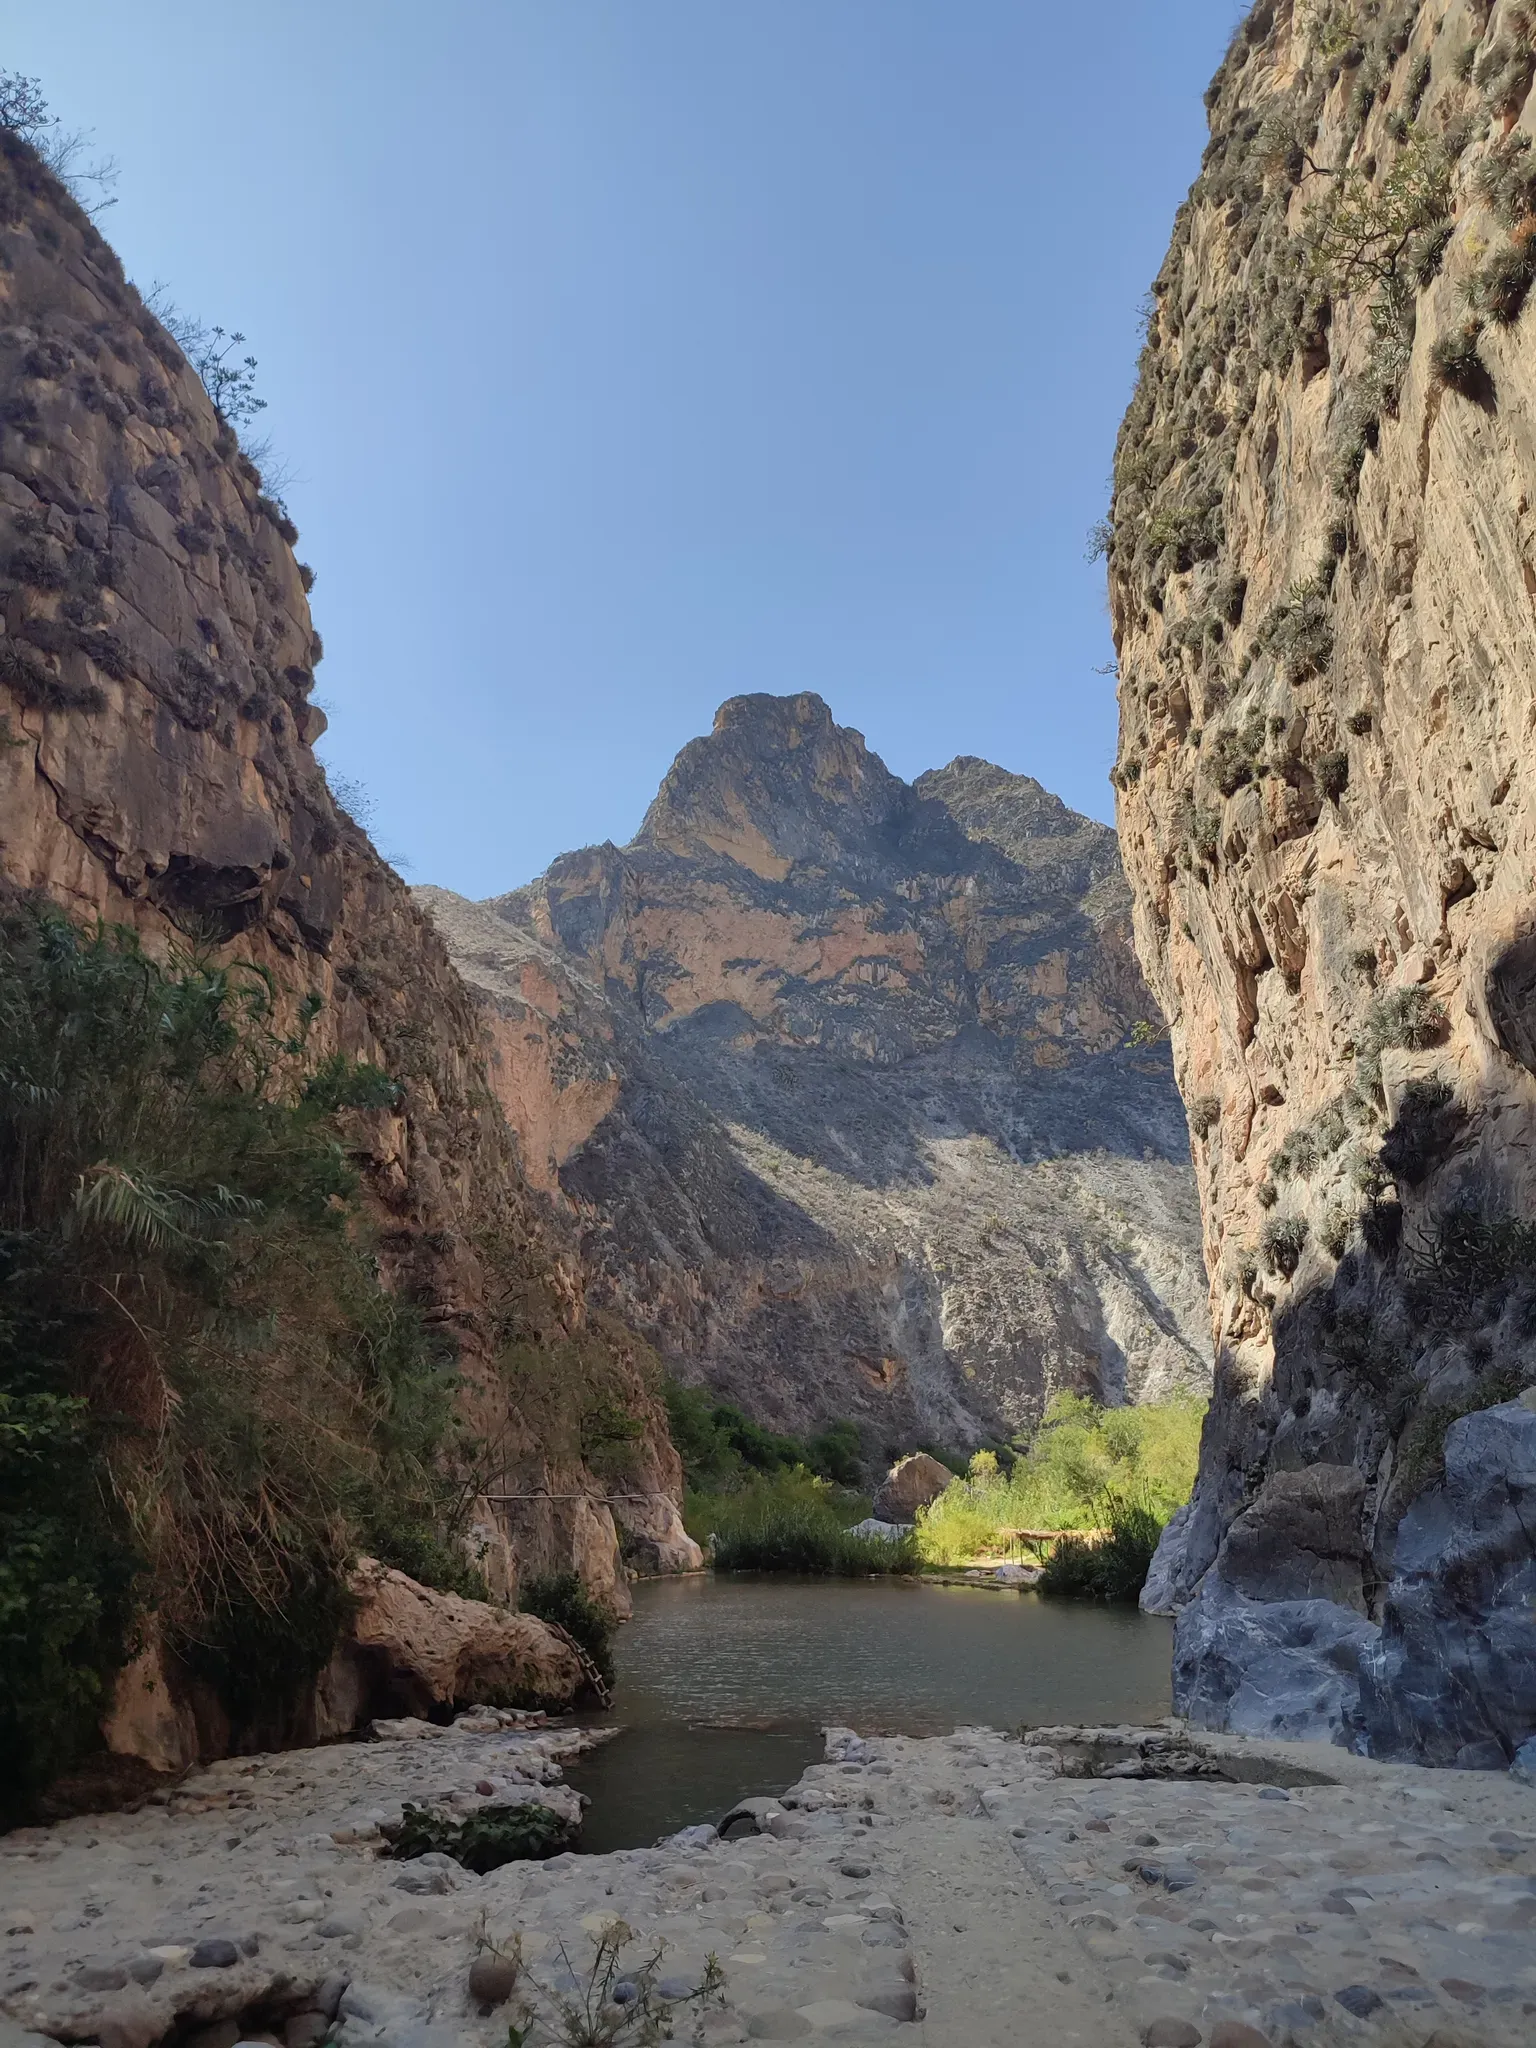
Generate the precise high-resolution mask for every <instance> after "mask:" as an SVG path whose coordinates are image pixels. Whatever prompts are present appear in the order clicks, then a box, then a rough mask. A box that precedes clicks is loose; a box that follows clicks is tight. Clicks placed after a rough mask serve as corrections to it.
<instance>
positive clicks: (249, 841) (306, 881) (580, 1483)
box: [0, 133, 680, 1742]
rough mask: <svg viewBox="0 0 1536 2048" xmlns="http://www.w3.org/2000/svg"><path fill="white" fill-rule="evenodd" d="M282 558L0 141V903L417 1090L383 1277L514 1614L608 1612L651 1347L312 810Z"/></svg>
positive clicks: (471, 1034) (473, 1032) (300, 655)
mask: <svg viewBox="0 0 1536 2048" xmlns="http://www.w3.org/2000/svg"><path fill="white" fill-rule="evenodd" d="M295 539H296V536H295V534H294V532H293V529H292V527H291V526H290V524H289V523H288V520H287V517H286V515H285V514H284V513H283V511H282V510H281V508H280V507H278V506H277V505H276V504H274V503H273V502H272V501H270V500H269V499H268V498H266V497H264V496H263V495H262V490H261V483H260V478H259V476H258V474H257V472H256V471H255V469H254V468H253V467H252V466H251V464H250V463H249V462H247V461H246V460H245V459H244V457H243V456H242V455H241V454H240V452H239V450H238V447H237V446H236V442H235V437H234V435H233V433H232V432H231V431H230V430H229V428H228V427H227V426H226V425H225V424H224V423H223V422H222V421H221V420H220V418H219V416H218V415H217V414H216V412H215V411H214V408H213V406H212V405H211V403H210V402H209V399H208V397H207V395H206V393H205V392H204V390H203V387H202V385H201V383H200V382H199V380H198V378H197V376H196V375H195V373H194V372H193V370H192V369H191V368H190V367H189V365H188V364H187V362H186V360H185V359H184V357H183V356H182V353H181V351H180V349H179V348H178V347H177V346H176V344H175V342H174V341H173V340H172V339H171V337H170V336H169V335H168V334H167V333H166V332H165V330H164V329H163V328H162V327H161V326H160V324H159V322H158V321H157V320H156V319H155V318H154V317H153V315H152V314H151V313H150V312H149V311H148V310H147V309H146V307H145V306H144V304H143V302H142V301H141V300H140V298H139V296H138V294H137V292H136V291H135V290H134V289H133V287H132V286H131V285H130V284H128V283H127V282H126V280H125V279H124V276H123V273H122V269H121V266H120V265H119V263H118V262H117V259H116V257H115V256H114V255H113V254H112V252H111V250H110V249H108V248H107V246H106V245H105V243H104V242H103V241H102V240H101V237H100V236H99V235H98V234H97V233H96V231H95V229H94V228H93V227H92V225H91V224H90V222H89V221H88V220H87V219H86V218H85V216H84V215H83V214H82V213H81V212H80V210H79V208H78V207H76V206H75V205H74V203H73V201H72V200H71V199H70V198H69V196H68V195H67V194H66V193H65V192H64V191H63V189H62V188H61V187H60V186H59V185H58V184H57V183H56V181H55V180H54V179H52V178H51V177H50V176H49V175H48V174H47V173H46V172H45V171H44V170H43V168H42V167H41V165H40V164H39V163H38V161H37V159H36V158H35V157H34V156H33V155H32V153H31V151H30V150H28V149H27V147H26V145H25V144H24V143H22V142H20V141H19V140H18V139H17V138H16V137H14V136H12V135H10V134H9V133H6V134H4V135H0V626H3V631H0V739H3V744H0V884H3V885H4V886H6V887H9V888H12V889H24V890H38V891H43V892H45V893H46V894H48V895H49V896H51V897H52V898H53V899H54V900H55V901H57V902H58V903H59V904H61V905H62V906H63V907H64V908H65V909H67V910H68V911H70V912H71V913H73V914H75V915H77V916H79V917H82V918H86V919H90V918H94V917H96V916H98V915H99V916H101V917H103V918H105V919H107V920H108V921H110V922H115V923H119V924H124V925H128V926H131V927H133V928H134V929H135V930H136V931H137V932H138V933H139V934H140V935H141V936H142V938H143V940H144V942H145V944H146V946H147V947H148V948H149V949H150V950H151V951H152V952H155V953H157V954H163V953H164V952H165V951H166V950H168V949H169V948H170V947H171V946H173V945H178V944H179V945H184V944H185V943H186V942H187V937H188V935H189V934H190V935H194V936H195V937H196V940H197V942H198V943H199V944H202V945H209V946H211V947H212V949H213V951H214V953H215V956H216V957H218V958H220V959H223V960H230V961H241V962H248V963H253V964H254V965H255V966H256V967H258V968H259V969H261V970H262V971H263V972H264V973H267V974H269V975H270V976H271V978H272V982H273V985H274V986H275V988H276V990H277V991H278V992H279V998H280V1003H281V1006H282V1007H281V1011H280V1017H281V1019H283V1020H291V1018H292V1016H293V1015H294V1013H295V1011H296V1009H297V1006H298V1004H299V1003H300V1002H301V1001H302V1000H303V999H304V998H305V997H307V996H318V997H319V998H321V999H322V1007H321V1008H320V1010H319V1013H318V1015H317V1017H316V1019H315V1021H314V1024H313V1027H312V1030H311V1032H310V1039H309V1043H310V1044H311V1046H312V1047H313V1049H314V1051H315V1053H316V1055H317V1056H319V1057H324V1056H325V1055H327V1054H329V1053H331V1052H333V1051H341V1052H344V1053H346V1054H348V1055H350V1056H353V1057H356V1058H359V1059H363V1060H369V1061H373V1062H376V1063H377V1064H378V1065H380V1066H381V1067H383V1068H384V1069H386V1070H387V1071H388V1072H389V1073H390V1074H391V1075H392V1076H393V1077H394V1078H395V1079H396V1080H397V1081H398V1082H399V1083H400V1084H401V1086H402V1089H403V1097H402V1100H401V1103H400V1106H399V1109H398V1111H394V1112H391V1111H385V1110H379V1111H373V1112H355V1113H353V1120H352V1123H351V1126H350V1128H349V1130H348V1138H349V1142H350V1146H351V1149H352V1151H353V1153H354V1156H355V1157H356V1158H357V1159H358V1160H359V1162H360V1164H361V1167H362V1170H363V1173H364V1177H365V1182H366V1186H367V1189H368V1191H369V1193H370V1195H371V1198H372V1201H373V1204H374V1207H375V1212H376V1217H377V1220H378V1223H379V1228H380V1235H379V1248H380V1255H381V1259H382V1261H383V1264H384V1266H385V1268H386V1271H387V1273H388V1276H389V1277H390V1279H391V1282H392V1284H394V1285H395V1286H396V1287H398V1288H399V1289H400V1290H402V1291H403V1292H404V1293H406V1294H408V1295H409V1296H410V1297H411V1298H413V1299H414V1300H416V1301H419V1302H421V1303H423V1304H425V1309H426V1314H427V1317H428V1319H429V1321H431V1322H432V1323H434V1324H435V1325H437V1326H439V1327H440V1328H441V1329H442V1330H443V1331H444V1332H445V1333H447V1334H449V1335H451V1336H452V1337H453V1338H454V1339H455V1341H456V1343H457V1346H458V1350H459V1356H460V1362H461V1368H462V1380H463V1384H464V1389H465V1395H464V1398H465V1403H466V1407H467V1409H468V1411H469V1414H468V1419H469V1421H470V1423H471V1425H472V1426H473V1429H474V1432H475V1434H476V1435H478V1436H479V1437H480V1438H482V1439H483V1440H485V1441H486V1442H488V1443H494V1444H496V1445H497V1446H499V1447H500V1452H501V1457H500V1461H499V1469H496V1470H492V1471H487V1472H486V1474H485V1475H484V1479H483V1485H484V1489H485V1499H484V1500H483V1502H482V1503H481V1510H482V1513H481V1520H482V1532H481V1533H482V1538H483V1540H482V1542H481V1545H480V1547H481V1549H482V1551H484V1552H485V1553H486V1554H487V1555H488V1556H489V1555H490V1554H491V1553H492V1552H494V1551H498V1550H499V1551H500V1552H501V1554H500V1556H499V1561H498V1574H499V1583H500V1586H501V1590H503V1591H504V1592H506V1593H508V1594H510V1593H511V1592H513V1591H514V1590H515V1579H516V1575H517V1572H518V1570H519V1569H521V1570H523V1571H548V1570H551V1569H565V1568H568V1567H570V1566H571V1565H573V1564H574V1565H576V1566H577V1567H578V1568H579V1569H580V1570H581V1572H582V1575H583V1577H584V1578H585V1579H586V1580H587V1582H588V1584H589V1585H590V1586H591V1587H592V1589H593V1590H594V1591H595V1592H596V1593H598V1594H599V1595H600V1596H601V1597H603V1598H605V1599H606V1600H607V1601H608V1602H609V1604H610V1605H611V1606H614V1607H616V1608H620V1609H622V1608H623V1607H624V1606H625V1604H626V1602H627V1595H626V1593H625V1591H624V1587H623V1581H622V1575H621V1572H620V1560H619V1541H618V1533H617V1530H616V1527H615V1521H614V1514H613V1511H612V1509H611V1508H610V1506H609V1502H608V1494H609V1492H610V1490H619V1489H620V1488H622V1490H624V1491H626V1492H628V1493H630V1494H632V1495H634V1496H636V1497H637V1498H638V1499H639V1500H640V1501H641V1503H642V1507H641V1508H640V1509H639V1510H637V1511H638V1512H641V1513H642V1514H643V1515H645V1516H648V1517H649V1520H650V1521H652V1522H654V1523H656V1524H657V1528H658V1531H659V1533H661V1534H662V1535H664V1536H665V1537H666V1538H667V1539H668V1540H675V1538H676V1536H677V1535H678V1534H679V1533H680V1532H679V1531H678V1529H677V1528H676V1526H675V1525H676V1509H675V1500H676V1496H677V1494H678V1492H679V1480H680V1474H679V1468H678V1463H677V1459H676V1456H675V1454H674V1452H673V1451H672V1448H671V1445H670V1443H669V1441H668V1439H667V1436H666V1431H665V1423H664V1419H663V1417H662V1415H661V1412H660V1410H659V1408H658V1406H657V1403H656V1401H655V1399H654V1395H653V1393H652V1391H650V1387H651V1384H652V1382H651V1381H648V1380H647V1378H646V1375H645V1374H644V1372H643V1371H642V1369H641V1358H642V1351H643V1347H640V1346H638V1345H637V1344H636V1341H635V1340H634V1338H633V1337H632V1336H630V1335H629V1333H627V1332H626V1331H625V1330H624V1329H623V1328H622V1327H621V1326H620V1325H618V1324H617V1323H616V1322H615V1321H614V1320H613V1319H612V1318H608V1317H596V1318H594V1317H593V1316H592V1315H591V1314H589V1307H588V1301H587V1294H586V1281H587V1276H586V1273H585V1270H584V1268H583V1265H582V1261H581V1256H580V1250H579V1246H578V1244H577V1241H576V1236H575V1232H574V1230H573V1228H572V1224H571V1220H570V1217H569V1215H568V1213H566V1212H564V1211H562V1210H557V1209H556V1208H555V1207H554V1206H553V1205H551V1204H550V1203H549V1202H548V1200H547V1199H546V1198H545V1197H544V1196H543V1195H542V1194H541V1193H540V1192H539V1191H538V1189H536V1188H534V1187H531V1186H530V1184H529V1179H528V1177H527V1176H526V1175H525V1174H524V1172H523V1170H522V1167H521V1164H520V1161H519V1156H518V1145H517V1141H516V1139H515V1137H514V1134H513V1131H512V1129H511V1128H510V1127H509V1125H508V1123H507V1120H506V1118H505V1116H504V1114H503V1112H502V1109H501V1108H500V1106H499V1104H498V1101H497V1097H496V1094H495V1091H494V1090H493V1088H492V1085H491V1081H490V1077H489V1067H490V1062H491V1060H492V1058H493V1057H494V1051H495V1048H494V1046H493V1044H492V1041H491V1034H490V1032H489V1029H488V1018H487V1014H486V1012H485V1011H484V1010H483V1009H482V1007H481V1006H480V1005H479V1004H478V1003H477V1002H476V1001H475V1000H474V998H473V997H472V996H471V994H470V992H469V991H468V990H467V989H466V988H465V986H464V984H463V982H462V981H461V979H460V978H459V976H458V974H457V973H456V972H455V971H454V969H453V967H452V966H451V965H450V963H449V960H448V957H447V954H446V951H445V949H444V947H443V944H442V941H441V939H440V938H439V937H438V935H437V932H436V931H435V929H434V927H433V925H432V923H431V921H430V920H429V919H428V918H427V917H426V916H425V915H424V914H423V913H422V911H421V910H420V909H418V908H417V906H416V905H414V904H413V903H412V901H411V898H410V895H409V892H408V891H407V890H406V889H405V887H404V886H403V884H402V883H401V881H400V879H399V877H398V876H397V875H396V874H395V873H394V872H393V871H392V870H391V869H390V868H389V867H388V866H387V865H386V864H385V863H384V862H383V861H382V860H381V859H380V857H379V856H378V854H377V853H376V852H375V850H374V848H373V847H372V845H371V844H370V843H369V841H368V839H367V837H366V836H365V834H364V833H363V832H362V831H360V830H359V828H358V827H357V825H356V824H355V823H354V822H353V821H352V820H351V819H350V818H349V817H348V816H347V814H346V812H345V811H344V810H342V809H341V808H339V807H338V805H337V803H336V802H335V800H334V799H333V797H332V795H331V794H330V792H329V790H328V789H327V786H326V781H325V777H324V774H323V772H322V770H321V768H320V766H319V764H318V763H317V761H316V759H315V757H314V754H313V752H312V750H311V749H312V743H313V741H314V740H315V739H316V737H317V736H318V735H319V733H320V732H321V731H322V730H323V729H324V725H325V720H324V717H323V715H322V714H321V713H320V712H319V711H318V710H317V709H316V708H315V706H314V704H313V702H312V701H311V691H312V688H313V683H314V666H315V664H316V663H317V662H318V661H319V659H320V656H321V647H320V639H319V635H318V634H317V633H316V632H315V630H314V627H313V624H312V622H311V619H310V615H309V608H308V604H307V601H306V589H307V584H308V580H309V577H308V572H307V571H306V570H304V569H302V568H301V566H300V565H299V563H298V562H296V560H295V558H294V554H293V548H292V542H293V541H294V540H295ZM510 1334H515V1336H516V1338H517V1342H518V1347H519V1351H518V1355H519V1357H520V1358H521V1359H522V1360H523V1361H524V1362H525V1367H526V1370H525V1371H524V1372H523V1376H522V1380H520V1381H515V1382H513V1383H509V1380H508V1378H507V1376H506V1375H505V1373H504V1372H503V1371H502V1370H500V1369H499V1367H498V1363H497V1361H498V1357H499V1355H501V1354H503V1353H504V1351H505V1349H506V1346H507V1344H508V1342H509V1335H510ZM578 1364H579V1365H581V1366H582V1368H583V1370H584V1371H586V1373H587V1376H588V1378H597V1379H600V1380H601V1381H602V1384H603V1385H604V1386H605V1387H606V1388H608V1390H609V1395H610V1396H611V1398H613V1399H617V1400H621V1401H622V1403H623V1404H624V1406H625V1408H626V1412H627V1413H628V1414H629V1415H631V1416H632V1417H634V1418H638V1420H639V1422H640V1424H641V1434H640V1437H639V1438H638V1440H636V1441H634V1442H633V1443H631V1444H630V1446H629V1448H628V1451H627V1453H626V1459H627V1462H626V1463H625V1465H624V1468H623V1471H622V1474H621V1473H620V1472H619V1470H618V1468H617V1466H613V1467H612V1469H605V1472H604V1473H601V1474H599V1473H597V1472H596V1471H594V1470H593V1469H592V1468H591V1467H589V1466H588V1465H586V1464H584V1463H583V1445H582V1440H581V1417H580V1414H579V1413H578V1412H576V1411H577V1409H578V1408H579V1405H580V1402H581V1400H582V1399H583V1398H584V1397H583V1395H582V1393H581V1389H580V1386H579V1385H578V1384H576V1380H577V1378H578V1375H577V1371H576V1368H577V1365H578ZM524 1382H526V1387H525V1386H524V1384H523V1383H524ZM509 1388H510V1390H509ZM567 1389H569V1391H567ZM662 1503H665V1505H662ZM145 1739H146V1740H147V1741H150V1742H156V1741H161V1740H162V1739H164V1740H166V1741H170V1740H173V1739H175V1731H174V1730H171V1731H170V1732H169V1733H167V1732H166V1731H165V1730H161V1731H160V1733H159V1734H156V1733H154V1732H153V1731H150V1732H148V1733H147V1734H146V1737H145Z"/></svg>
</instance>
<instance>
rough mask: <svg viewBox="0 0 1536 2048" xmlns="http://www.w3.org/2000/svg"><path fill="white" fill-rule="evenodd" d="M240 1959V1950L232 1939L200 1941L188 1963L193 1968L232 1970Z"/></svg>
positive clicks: (188, 1958)
mask: <svg viewBox="0 0 1536 2048" xmlns="http://www.w3.org/2000/svg"><path fill="white" fill-rule="evenodd" d="M239 1960H240V1951H239V1949H237V1948H236V1947H235V1944H234V1943H233V1942H232V1941H219V1940H213V1941H200V1942H199V1943H198V1944H197V1946H196V1948H194V1949H193V1951H192V1953H191V1955H189V1956H188V1957H187V1965H188V1967H189V1968H190V1969H193V1970H232V1969H233V1968H234V1967H235V1965H236V1963H238V1962H239Z"/></svg>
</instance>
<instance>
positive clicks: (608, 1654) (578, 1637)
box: [517, 1572, 613, 1686]
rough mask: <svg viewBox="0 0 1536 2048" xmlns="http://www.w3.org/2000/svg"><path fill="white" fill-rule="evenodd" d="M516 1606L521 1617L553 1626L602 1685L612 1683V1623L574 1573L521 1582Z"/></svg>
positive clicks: (546, 1575)
mask: <svg viewBox="0 0 1536 2048" xmlns="http://www.w3.org/2000/svg"><path fill="white" fill-rule="evenodd" d="M517 1604H518V1606H519V1607H520V1608H521V1609H522V1610H523V1612H524V1613H525V1614H534V1615H537V1616H538V1618H539V1620H540V1621H552V1622H555V1623H557V1624H558V1625H559V1626H560V1627H561V1628H563V1629H564V1630H565V1632H566V1634H567V1635H568V1636H569V1637H570V1638H571V1640H572V1642H574V1643H576V1644H577V1645H578V1646H579V1647H580V1648H581V1649H583V1650H585V1652H586V1653H587V1655H588V1656H589V1657H590V1658H591V1660H592V1662H593V1664H594V1665H595V1666H596V1668H597V1672H598V1675H599V1676H600V1677H601V1679H602V1681H603V1683H604V1685H607V1686H611V1685H612V1684H613V1623H612V1621H611V1620H610V1619H609V1617H608V1615H607V1614H606V1613H605V1612H604V1610H603V1609H602V1608H601V1607H599V1606H598V1604H597V1602H596V1601H595V1600H594V1599H593V1598H592V1597H591V1595H590V1594H589V1593H588V1592H587V1589H586V1587H585V1586H583V1584H582V1583H581V1580H580V1578H579V1577H578V1575H577V1574H576V1573H575V1572H548V1573H545V1574H544V1575H543V1576H541V1577H535V1578H531V1579H526V1580H524V1582H523V1584H522V1585H521V1586H520V1587H519V1588H518V1594H517Z"/></svg>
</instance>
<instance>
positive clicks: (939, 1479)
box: [872, 1451, 955, 1522]
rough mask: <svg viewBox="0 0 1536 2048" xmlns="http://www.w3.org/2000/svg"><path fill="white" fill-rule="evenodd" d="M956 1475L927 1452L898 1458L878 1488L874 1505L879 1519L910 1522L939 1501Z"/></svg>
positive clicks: (918, 1452)
mask: <svg viewBox="0 0 1536 2048" xmlns="http://www.w3.org/2000/svg"><path fill="white" fill-rule="evenodd" d="M954 1476H955V1475H954V1473H953V1472H951V1471H950V1469H949V1467H948V1466H947V1465H941V1464H940V1463H939V1461H938V1459H937V1458H930V1457H929V1455H928V1453H927V1452H926V1451H917V1452H914V1454H913V1455H912V1456H911V1457H910V1458H899V1459H898V1460H897V1461H896V1463H895V1464H894V1465H893V1466H892V1467H891V1469H890V1471H889V1472H888V1473H887V1474H886V1475H885V1478H884V1479H883V1480H882V1482H881V1484H880V1485H879V1487H878V1488H877V1489H876V1492H875V1498H874V1501H873V1503H872V1506H873V1510H874V1514H875V1517H876V1519H877V1520H879V1521H883V1522H910V1521H913V1520H914V1519H915V1518H916V1515H917V1511H918V1509H919V1508H925V1507H927V1506H928V1504H929V1503H930V1502H931V1501H936V1500H937V1499H938V1497H939V1495H940V1494H941V1493H942V1492H943V1491H944V1489H945V1487H946V1486H948V1484H949V1482H950V1480H951V1479H953V1478H954Z"/></svg>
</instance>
